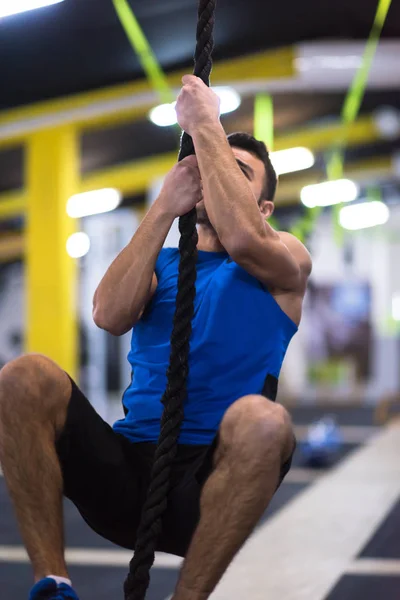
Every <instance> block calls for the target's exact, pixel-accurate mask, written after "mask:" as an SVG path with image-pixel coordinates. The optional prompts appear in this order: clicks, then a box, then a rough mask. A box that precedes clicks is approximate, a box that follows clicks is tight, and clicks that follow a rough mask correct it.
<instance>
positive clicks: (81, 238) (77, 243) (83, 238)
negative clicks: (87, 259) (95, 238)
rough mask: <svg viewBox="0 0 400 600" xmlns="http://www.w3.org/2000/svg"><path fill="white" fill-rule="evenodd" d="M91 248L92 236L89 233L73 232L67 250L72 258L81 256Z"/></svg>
mask: <svg viewBox="0 0 400 600" xmlns="http://www.w3.org/2000/svg"><path fill="white" fill-rule="evenodd" d="M89 250H90V238H89V236H88V235H87V233H83V232H82V231H79V232H78V233H73V234H72V235H70V237H69V238H68V240H67V252H68V254H69V255H70V256H71V257H72V258H81V257H82V256H85V254H87V253H88V252H89Z"/></svg>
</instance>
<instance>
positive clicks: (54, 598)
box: [29, 577, 79, 600]
mask: <svg viewBox="0 0 400 600" xmlns="http://www.w3.org/2000/svg"><path fill="white" fill-rule="evenodd" d="M29 600H79V598H78V596H77V595H76V594H75V592H74V590H73V589H72V588H71V587H70V586H69V585H67V584H66V583H60V584H57V582H56V581H54V579H51V577H46V579H41V580H40V581H38V582H37V584H36V585H35V586H33V588H32V589H31V593H30V596H29Z"/></svg>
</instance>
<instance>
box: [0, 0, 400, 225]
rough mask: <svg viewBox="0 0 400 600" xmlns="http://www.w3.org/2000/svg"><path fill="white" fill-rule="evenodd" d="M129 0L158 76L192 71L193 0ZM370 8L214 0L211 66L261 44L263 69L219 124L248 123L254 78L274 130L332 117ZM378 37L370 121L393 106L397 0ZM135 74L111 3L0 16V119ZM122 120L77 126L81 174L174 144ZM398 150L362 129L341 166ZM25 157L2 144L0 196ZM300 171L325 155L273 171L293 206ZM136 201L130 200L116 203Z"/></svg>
mask: <svg viewBox="0 0 400 600" xmlns="http://www.w3.org/2000/svg"><path fill="white" fill-rule="evenodd" d="M130 5H131V7H132V9H133V11H134V13H135V15H136V17H137V19H138V21H139V22H140V24H141V26H142V28H143V30H144V32H145V34H146V36H147V38H148V40H149V42H150V44H151V46H152V48H153V50H154V52H155V54H156V56H157V58H158V60H159V62H160V64H161V66H162V67H163V69H164V70H165V71H166V73H173V72H176V71H181V70H186V71H187V72H190V71H191V67H192V54H193V50H194V38H195V27H196V16H197V0H130ZM376 6H377V0H351V1H350V2H349V0H335V2H327V0H303V2H299V0H279V1H278V2H272V1H267V0H245V1H244V0H218V9H217V24H216V49H215V55H214V58H215V63H216V64H217V63H223V64H224V65H225V69H228V71H229V65H232V67H233V69H234V67H235V64H236V63H235V60H237V59H238V58H239V57H242V56H243V55H246V56H250V55H255V54H256V53H258V55H259V56H261V55H262V56H264V55H265V56H266V54H265V52H266V51H270V56H268V59H267V62H268V69H266V71H265V72H264V71H263V62H262V60H261V59H260V60H259V61H258V67H257V68H258V69H259V72H258V77H257V81H256V82H254V81H249V82H247V84H246V85H245V86H243V85H242V90H243V94H242V95H243V102H242V105H241V107H240V109H239V110H237V111H236V112H235V113H231V114H230V115H227V116H226V117H223V123H224V126H225V128H226V129H227V131H228V132H231V131H234V130H248V131H252V130H253V110H254V96H255V94H256V93H257V92H258V91H259V89H258V83H260V89H262V90H264V91H269V92H271V93H272V95H273V99H274V122H275V134H276V137H277V138H279V137H280V136H283V137H284V136H288V135H291V134H294V135H295V134H296V132H297V131H299V132H300V140H301V139H302V137H304V143H303V145H304V146H307V141H308V132H310V131H312V130H313V128H315V127H317V128H319V127H321V128H322V129H323V128H324V127H325V126H326V125H328V126H329V124H330V123H333V122H337V120H338V119H339V118H340V110H341V107H342V104H343V100H344V97H345V93H346V90H347V88H348V84H349V83H350V81H351V78H352V76H353V75H354V68H355V66H356V65H357V64H358V63H357V61H358V60H359V58H360V55H361V53H362V50H363V45H362V43H363V41H365V39H366V38H367V37H368V35H369V32H370V30H371V26H372V22H373V19H374V15H375V11H376ZM381 40H382V44H381V47H380V49H379V52H381V54H380V55H379V56H380V59H379V60H380V62H379V64H378V65H377V66H376V68H375V71H374V73H373V74H372V83H371V86H370V88H369V89H368V91H367V93H366V96H365V98H364V102H363V105H362V108H361V118H363V116H364V117H366V118H370V117H371V116H372V115H374V114H375V111H376V110H377V109H379V108H381V107H388V106H389V107H392V108H395V109H397V110H398V111H400V60H399V58H400V2H399V1H398V0H394V1H393V2H392V6H391V8H390V11H389V14H388V17H387V21H386V24H385V27H384V30H383V33H382V38H381ZM278 49H280V50H279V51H278ZM282 49H283V50H282ZM396 52H397V55H396ZM260 53H261V54H260ZM262 53H264V54H262ZM288 57H289V58H288ZM321 57H322V58H321ZM318 61H320V62H319V63H318ZM321 61H322V62H321ZM346 61H347V62H346ZM288 62H290V65H289V66H288ZM283 63H284V64H283ZM318 69H319V70H318ZM285 70H286V71H287V70H289V71H288V72H286V73H285ZM284 75H285V77H283V76H284ZM282 77H283V78H282ZM304 77H305V79H304ZM143 78H144V76H143V71H142V69H141V67H140V65H139V62H138V60H137V59H136V57H135V54H134V52H133V50H132V48H131V46H130V44H129V42H128V40H127V38H126V36H125V33H124V31H123V30H122V27H121V25H120V22H119V21H118V18H117V16H116V14H115V11H114V8H113V4H112V0H65V1H64V2H62V3H61V4H58V5H54V6H51V7H47V8H44V9H41V10H38V11H32V12H27V13H24V14H20V15H16V16H12V17H9V18H6V19H3V20H0V122H1V118H2V117H3V116H4V115H8V111H10V110H14V109H16V108H17V107H24V106H27V105H32V104H36V103H43V102H44V101H51V100H55V99H58V98H62V97H65V96H70V95H75V94H81V93H83V92H88V91H92V90H100V89H104V88H108V87H110V86H116V85H120V84H126V83H127V82H132V81H138V80H143ZM269 81H270V85H269V84H268V82H269ZM257 82H258V83H257ZM236 83H239V84H240V82H238V81H237V82H236ZM127 121H128V122H127V123H115V124H113V123H110V124H109V125H108V127H107V124H105V125H106V127H102V128H100V129H90V130H88V131H86V132H85V131H84V132H83V135H82V142H81V149H82V165H81V167H82V172H83V173H90V172H93V171H96V170H101V169H104V168H107V167H110V166H112V165H116V164H121V163H125V162H127V161H134V160H137V159H141V158H145V157H148V156H151V155H162V154H164V153H168V152H169V153H170V152H174V151H175V150H176V148H177V138H176V132H174V129H170V128H160V127H157V126H156V125H153V124H152V123H151V122H149V120H148V119H147V117H146V114H145V113H143V114H142V115H140V116H139V117H137V118H136V119H135V120H132V119H130V120H129V119H128V120H127ZM322 135H323V133H322ZM356 137H357V136H356ZM297 141H299V139H297ZM399 151H400V133H398V132H397V133H396V132H395V133H392V134H391V135H389V137H383V138H380V137H379V136H369V137H368V136H365V139H364V137H363V136H362V135H361V136H360V139H359V141H358V142H357V139H355V141H353V143H352V144H351V146H350V147H349V149H348V152H347V163H346V164H347V165H349V167H350V168H351V165H352V164H354V165H359V164H361V163H363V164H364V166H365V168H366V169H367V168H368V165H370V166H371V169H372V170H373V169H374V168H378V167H377V165H378V166H379V165H383V164H384V163H385V161H386V163H387V161H388V160H389V159H390V158H391V157H393V155H395V154H396V152H399ZM386 163H385V164H386ZM23 165H24V151H23V147H22V146H20V145H18V144H16V145H15V146H9V147H4V148H2V147H1V148H0V192H9V191H12V190H15V189H19V188H21V187H22V186H23V172H24V168H23ZM378 171H379V169H378ZM298 177H300V178H301V180H302V181H303V180H304V181H305V180H306V179H307V177H312V178H314V179H315V178H317V179H318V178H322V177H323V154H322V153H321V156H320V157H319V158H317V162H316V165H315V167H314V168H313V169H311V170H309V172H307V174H305V172H302V173H299V174H294V175H287V176H282V178H281V183H282V185H283V186H284V185H285V184H286V190H287V192H286V193H287V195H289V197H290V195H291V194H292V195H293V198H292V200H293V203H296V202H297V201H298V198H296V197H295V196H296V191H295V190H296V189H297V188H296V185H292V188H293V190H294V191H293V192H290V189H291V187H290V184H291V183H293V184H295V183H296V178H298ZM398 179H400V175H398V177H397V180H396V177H395V176H393V174H392V175H390V176H388V177H386V181H384V182H383V183H384V184H385V185H389V186H397V185H398V184H399V181H398ZM289 199H290V198H289ZM134 200H138V198H130V199H126V200H125V202H126V203H130V202H132V201H134ZM139 200H140V198H139ZM286 200H287V199H286ZM0 202H1V196H0ZM20 226H21V219H11V220H9V221H3V223H2V224H1V228H2V229H3V231H4V229H5V228H8V229H10V228H18V227H20Z"/></svg>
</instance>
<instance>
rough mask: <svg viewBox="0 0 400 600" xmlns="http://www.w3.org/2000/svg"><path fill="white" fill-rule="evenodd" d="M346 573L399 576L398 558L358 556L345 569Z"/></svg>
mask: <svg viewBox="0 0 400 600" xmlns="http://www.w3.org/2000/svg"><path fill="white" fill-rule="evenodd" d="M346 575H388V576H390V575H399V576H400V560H399V559H388V558H359V559H358V560H356V561H355V562H354V563H353V564H352V565H350V567H349V568H348V569H347V570H346Z"/></svg>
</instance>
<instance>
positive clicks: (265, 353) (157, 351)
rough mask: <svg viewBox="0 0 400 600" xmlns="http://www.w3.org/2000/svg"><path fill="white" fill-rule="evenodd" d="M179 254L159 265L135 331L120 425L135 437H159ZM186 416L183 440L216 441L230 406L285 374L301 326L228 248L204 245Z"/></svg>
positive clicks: (163, 255) (164, 256)
mask: <svg viewBox="0 0 400 600" xmlns="http://www.w3.org/2000/svg"><path fill="white" fill-rule="evenodd" d="M178 263H179V252H178V250H177V249H175V248H166V249H163V250H162V251H161V252H160V255H159V258H158V260H157V265H156V275H157V279H158V286H157V290H156V292H155V294H154V297H153V299H152V301H151V302H150V304H149V306H148V308H147V310H146V311H145V313H144V315H143V316H142V318H141V320H140V321H139V322H138V323H137V324H136V326H135V327H134V329H133V333H132V347H131V351H130V353H129V355H128V360H129V362H130V364H131V366H132V382H131V385H130V386H129V388H128V389H127V390H126V392H125V394H124V397H123V405H124V409H125V415H126V416H125V419H122V420H120V421H117V423H115V425H114V429H115V431H117V432H118V433H121V434H123V435H125V436H126V437H127V438H129V439H130V440H131V441H132V442H143V441H153V442H155V441H157V439H158V436H159V433H160V419H161V415H162V410H163V406H162V404H161V397H162V395H163V393H164V390H165V386H166V381H167V378H166V371H167V366H168V362H169V354H170V342H169V340H170V337H171V332H172V320H173V315H174V309H175V298H176V290H177V281H178ZM196 292H197V293H196V299H195V313H194V318H193V332H192V338H191V346H190V357H189V368H190V371H189V377H188V385H187V390H188V393H187V399H186V402H185V406H184V412H185V418H184V423H183V426H182V430H181V435H180V438H179V442H180V443H181V444H192V445H196V444H209V443H211V442H212V440H213V438H214V437H215V435H216V432H217V430H218V427H219V425H220V422H221V420H222V417H223V415H224V413H225V411H226V410H227V409H228V407H229V406H230V405H231V404H232V403H233V402H235V400H237V399H238V398H240V397H241V396H245V395H247V394H261V393H262V391H263V388H264V383H265V380H266V377H267V376H268V375H271V376H274V377H276V378H278V376H279V372H280V369H281V365H282V362H283V359H284V356H285V353H286V350H287V347H288V345H289V342H290V340H291V338H292V337H293V335H294V334H295V332H296V331H297V326H296V325H295V323H294V322H293V321H292V320H291V319H290V318H289V317H288V316H287V315H286V314H285V313H284V312H283V310H282V309H281V308H280V306H279V305H278V304H277V302H276V300H275V299H274V298H273V296H272V295H271V294H270V293H269V292H268V291H267V290H266V289H265V288H264V287H263V285H262V284H261V283H260V282H259V281H258V280H257V279H256V278H255V277H253V276H252V275H250V274H249V273H247V272H246V271H245V270H244V269H242V268H241V267H240V266H239V265H237V264H236V263H234V262H232V261H231V260H230V259H229V256H228V255H227V254H226V253H225V252H204V251H199V253H198V263H197V282H196Z"/></svg>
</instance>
